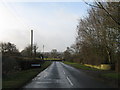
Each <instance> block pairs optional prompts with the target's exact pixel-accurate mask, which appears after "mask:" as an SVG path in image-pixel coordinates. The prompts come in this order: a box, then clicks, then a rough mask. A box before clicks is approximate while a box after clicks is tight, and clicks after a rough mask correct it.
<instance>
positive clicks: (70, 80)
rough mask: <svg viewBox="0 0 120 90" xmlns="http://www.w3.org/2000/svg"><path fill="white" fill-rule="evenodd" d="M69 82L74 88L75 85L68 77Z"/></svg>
mask: <svg viewBox="0 0 120 90" xmlns="http://www.w3.org/2000/svg"><path fill="white" fill-rule="evenodd" d="M67 80H68V81H69V83H70V84H71V85H72V86H73V83H72V82H71V80H70V79H69V78H68V77H67Z"/></svg>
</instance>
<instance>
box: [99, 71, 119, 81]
mask: <svg viewBox="0 0 120 90" xmlns="http://www.w3.org/2000/svg"><path fill="white" fill-rule="evenodd" d="M101 76H102V77H106V78H113V79H116V80H120V73H106V74H101Z"/></svg>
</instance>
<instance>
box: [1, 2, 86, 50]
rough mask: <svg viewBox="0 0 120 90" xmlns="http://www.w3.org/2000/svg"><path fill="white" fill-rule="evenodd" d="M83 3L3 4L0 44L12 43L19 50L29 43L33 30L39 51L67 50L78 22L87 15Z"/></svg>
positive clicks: (73, 39) (73, 37)
mask: <svg viewBox="0 0 120 90" xmlns="http://www.w3.org/2000/svg"><path fill="white" fill-rule="evenodd" d="M87 8H88V6H87V5H86V4H85V3H84V2H9V3H6V2H4V3H3V2H2V3H0V13H2V14H0V41H2V42H8V41H9V42H11V43H14V44H15V45H17V48H19V49H20V50H22V49H24V47H26V46H27V45H28V44H30V30H31V29H32V30H34V43H37V45H38V46H39V50H40V51H42V46H43V45H45V51H51V50H52V49H57V50H58V51H64V50H65V49H66V47H67V46H70V45H71V44H73V43H74V41H75V36H76V26H77V24H78V20H79V19H80V18H83V17H84V16H86V15H87V13H86V12H87Z"/></svg>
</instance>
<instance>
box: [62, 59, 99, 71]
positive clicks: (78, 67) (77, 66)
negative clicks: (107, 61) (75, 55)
mask: <svg viewBox="0 0 120 90" xmlns="http://www.w3.org/2000/svg"><path fill="white" fill-rule="evenodd" d="M63 63H65V64H68V65H70V66H73V67H75V68H77V69H84V70H94V71H96V70H98V69H96V68H91V67H88V66H85V65H82V64H78V63H72V62H66V61H63Z"/></svg>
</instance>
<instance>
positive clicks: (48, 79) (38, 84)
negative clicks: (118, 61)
mask: <svg viewBox="0 0 120 90" xmlns="http://www.w3.org/2000/svg"><path fill="white" fill-rule="evenodd" d="M23 88H24V89H29V88H111V87H110V86H108V85H105V84H104V83H102V82H100V81H97V80H95V79H94V78H93V77H90V76H89V75H87V74H86V73H84V72H82V71H79V70H77V69H75V68H73V67H71V66H69V65H66V64H64V63H62V62H53V63H52V64H51V65H50V66H49V67H48V68H47V69H45V70H44V71H42V72H41V73H39V74H38V75H37V76H36V77H35V78H34V79H32V81H31V82H30V83H28V84H27V85H26V86H24V87H23Z"/></svg>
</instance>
